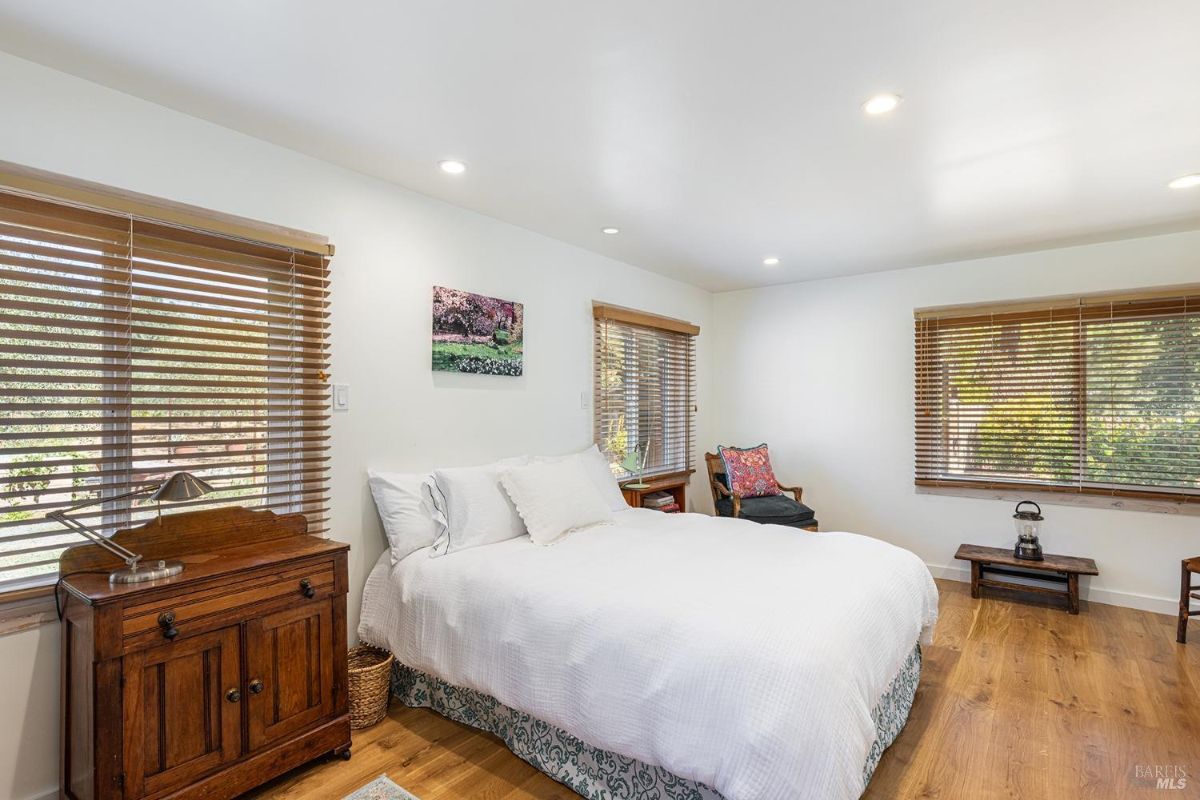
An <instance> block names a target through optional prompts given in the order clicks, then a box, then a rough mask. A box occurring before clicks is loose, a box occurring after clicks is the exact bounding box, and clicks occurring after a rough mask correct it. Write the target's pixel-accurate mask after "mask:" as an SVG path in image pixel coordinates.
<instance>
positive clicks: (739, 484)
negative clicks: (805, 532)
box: [717, 444, 782, 497]
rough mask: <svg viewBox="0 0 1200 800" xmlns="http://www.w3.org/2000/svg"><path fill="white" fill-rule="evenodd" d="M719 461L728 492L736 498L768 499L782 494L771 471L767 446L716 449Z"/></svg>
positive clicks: (773, 472)
mask: <svg viewBox="0 0 1200 800" xmlns="http://www.w3.org/2000/svg"><path fill="white" fill-rule="evenodd" d="M717 451H718V452H719V453H720V454H721V460H722V461H724V462H725V477H726V479H727V480H728V481H729V491H731V492H733V494H734V496H736V497H769V496H770V495H776V494H782V492H780V491H779V482H778V481H776V480H775V471H774V470H773V469H771V457H770V455H769V454H768V453H767V446H766V445H765V444H760V445H759V446H758V447H745V448H743V447H718V448H717Z"/></svg>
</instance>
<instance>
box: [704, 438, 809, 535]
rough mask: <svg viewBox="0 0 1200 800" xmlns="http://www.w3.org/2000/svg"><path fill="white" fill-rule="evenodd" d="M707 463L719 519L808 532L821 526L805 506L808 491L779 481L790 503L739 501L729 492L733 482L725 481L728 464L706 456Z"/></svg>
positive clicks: (757, 499)
mask: <svg viewBox="0 0 1200 800" xmlns="http://www.w3.org/2000/svg"><path fill="white" fill-rule="evenodd" d="M704 462H705V463H706V464H707V465H708V484H709V488H710V489H711V490H712V496H713V507H714V508H715V509H716V511H717V515H718V516H722V517H737V518H740V519H748V520H750V521H752V522H759V523H763V524H773V525H787V526H790V527H793V528H800V529H802V530H806V531H816V530H817V529H818V523H817V519H816V516H815V515H814V513H813V510H812V509H811V508H809V507H808V506H806V505H804V503H803V501H802V499H801V498H803V496H804V489H803V488H802V487H799V486H784V485H783V484H782V483H779V482H778V480H777V481H776V483H775V485H776V486H778V487H779V490H780V491H783V492H791V493H792V497H794V498H795V499H794V500H793V499H790V498H787V497H783V496H782V495H777V496H775V497H746V498H742V497H736V496H735V495H734V494H733V492H731V491H729V481H728V480H727V479H726V477H725V462H724V461H722V460H721V457H720V456H719V455H717V454H716V453H705V454H704Z"/></svg>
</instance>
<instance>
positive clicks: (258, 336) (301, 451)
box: [0, 191, 329, 591]
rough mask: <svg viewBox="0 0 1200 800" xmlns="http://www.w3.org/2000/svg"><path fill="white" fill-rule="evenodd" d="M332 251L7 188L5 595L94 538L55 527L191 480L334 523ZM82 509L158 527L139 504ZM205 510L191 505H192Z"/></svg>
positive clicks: (235, 497)
mask: <svg viewBox="0 0 1200 800" xmlns="http://www.w3.org/2000/svg"><path fill="white" fill-rule="evenodd" d="M328 288H329V270H328V260H327V253H317V252H308V251H305V250H301V249H296V248H289V247H284V246H280V245H275V244H267V243H264V242H257V241H249V240H245V239H239V238H235V237H231V236H227V235H221V234H216V233H212V232H206V231H203V230H196V229H192V228H186V227H180V226H175V225H172V224H164V223H161V222H157V221H154V220H151V219H145V218H140V217H138V216H134V215H132V214H129V213H121V212H114V211H109V210H101V209H97V208H89V207H80V206H74V205H70V204H66V203H60V202H56V201H51V200H46V199H42V198H37V197H32V196H26V195H23V194H20V193H15V192H8V191H0V366H2V367H3V370H2V371H3V374H4V379H3V382H2V384H0V591H3V590H6V589H13V588H18V587H21V586H23V585H31V584H36V583H37V582H44V581H46V580H49V579H51V578H52V577H53V576H54V573H55V570H56V561H57V558H58V555H59V553H60V552H61V551H62V549H63V548H64V547H65V546H67V545H71V544H76V543H79V542H80V541H82V540H81V538H80V537H79V536H77V535H74V534H71V533H70V532H68V531H66V530H64V529H63V528H61V527H60V526H59V525H57V524H56V523H54V522H53V521H50V520H47V519H45V518H44V515H45V514H46V513H47V512H48V511H51V510H53V509H56V508H62V507H65V506H69V505H71V504H73V503H77V502H81V501H83V500H85V499H88V498H102V497H109V496H116V495H118V494H121V493H122V492H126V491H128V490H130V489H134V488H138V487H140V486H145V485H147V484H154V483H158V482H160V481H162V480H164V479H165V478H167V477H169V476H170V475H171V474H173V473H175V472H178V471H181V470H182V471H188V472H192V473H194V474H196V475H197V476H199V477H201V478H203V479H204V480H206V481H208V482H209V483H211V484H212V485H213V486H214V488H215V489H216V491H215V492H214V493H212V494H209V495H207V496H205V497H203V498H201V499H199V500H197V501H193V502H191V503H188V504H174V505H170V506H168V507H167V508H165V509H164V510H165V511H168V512H169V511H171V510H173V509H177V508H180V507H181V506H184V505H190V506H193V507H203V506H209V507H211V506H218V505H245V506H252V507H255V508H270V509H274V510H276V511H277V512H290V511H300V512H303V513H305V514H306V515H308V517H309V520H310V524H311V528H310V530H311V531H312V532H320V531H323V530H324V529H325V527H326V519H327V513H326V507H327V494H326V481H327V475H326V470H327V465H328V459H329V456H328V452H327V451H328V439H329V422H328V411H329V409H328V399H327V392H326V386H325V384H324V374H323V373H324V371H325V370H326V369H328V366H329V365H328V352H327V342H326V333H327V327H328V321H327V316H328V305H329V303H328ZM133 503H134V504H133V505H132V506H131V505H130V501H128V500H126V501H123V502H121V503H116V502H114V503H109V504H105V505H102V506H99V507H97V508H95V509H86V510H82V511H80V512H79V516H80V518H81V519H83V520H84V521H86V522H88V523H89V524H91V525H93V526H96V527H98V528H100V529H101V530H105V531H111V530H114V529H117V528H121V527H126V526H128V525H130V524H136V523H138V522H140V521H143V520H146V519H148V518H149V517H151V516H152V515H153V514H154V513H155V509H154V507H153V506H152V505H151V504H147V503H144V501H141V500H137V499H135V500H134V501H133ZM188 510H191V509H188Z"/></svg>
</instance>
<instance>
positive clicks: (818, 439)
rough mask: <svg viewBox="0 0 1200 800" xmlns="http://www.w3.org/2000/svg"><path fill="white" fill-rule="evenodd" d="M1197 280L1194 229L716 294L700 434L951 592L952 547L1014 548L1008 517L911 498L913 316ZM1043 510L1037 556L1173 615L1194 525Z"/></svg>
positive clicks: (987, 506)
mask: <svg viewBox="0 0 1200 800" xmlns="http://www.w3.org/2000/svg"><path fill="white" fill-rule="evenodd" d="M1197 280H1200V232H1189V233H1180V234H1173V235H1168V236H1157V237H1150V238H1144V239H1132V240H1126V241H1121V242H1112V243H1106V244H1096V245H1088V246H1083V247H1072V248H1063V249H1056V250H1047V251H1042V252H1037V253H1025V254H1020V255H1013V256H1003V257H997V258H988V259H981V260H976V261H965V262H959V263H953V264H942V265H936V266H928V267H919V268H916V269H906V270H897V271H891V272H882V273H878V274H872V275H863V276H857V277H851V278H840V279H832V280H823V281H813V282H808V283H801V284H792V285H788V286H777V287H772V288H769V289H758V290H748V291H741V292H731V293H727V294H719V295H716V296H715V298H714V302H713V319H714V325H713V326H711V327H710V333H711V334H712V335H711V336H710V337H709V341H710V342H711V343H712V348H713V352H712V355H711V358H712V363H713V364H714V365H715V368H716V369H718V371H719V372H720V374H721V380H720V381H719V382H714V384H713V398H712V404H711V406H710V409H709V411H710V413H709V423H710V432H711V434H712V435H713V436H715V437H716V438H717V439H720V440H721V441H722V443H739V444H751V443H757V442H760V441H764V440H765V441H766V442H768V443H769V444H770V445H771V457H772V461H773V462H774V463H775V465H776V471H777V472H778V473H779V475H780V478H781V480H784V481H785V482H790V481H795V482H798V483H801V484H803V485H804V487H805V498H806V500H808V501H809V502H810V504H811V505H812V506H813V507H814V508H815V509H816V510H817V516H818V518H819V519H820V522H821V528H822V529H823V530H849V531H857V532H861V533H865V534H869V535H872V536H878V537H880V538H883V539H886V540H888V541H891V542H894V543H895V544H898V545H901V546H903V547H906V548H908V549H910V550H912V551H914V552H915V553H917V554H918V555H919V556H921V557H922V558H923V559H925V561H926V563H928V564H930V565H931V566H933V567H934V568H935V569H934V572H935V574H937V575H945V576H947V577H956V578H959V579H962V578H964V577H965V573H964V572H962V571H961V568H962V566H963V564H962V562H955V561H954V552H955V550H956V549H957V547H958V545H959V544H960V543H962V542H970V543H973V544H984V545H995V546H1008V545H1011V544H1012V542H1013V541H1014V540H1015V535H1014V533H1013V530H1012V521H1011V516H1012V506H1013V505H1014V504H1013V503H1008V502H1003V501H999V500H982V499H969V498H960V497H947V496H943V495H931V494H918V493H916V492H915V491H914V487H913V345H912V329H913V322H912V319H913V309H914V308H919V307H924V306H937V305H948V304H954V303H970V302H983V301H991V300H1009V299H1019V298H1027V297H1038V296H1047V295H1059V294H1071V293H1075V292H1092V291H1104V290H1119V289H1130V288H1140V287H1147V286H1161V285H1171V284H1179V283H1188V282H1195V281H1197ZM1044 511H1045V515H1046V526H1047V527H1046V534H1045V535H1044V536H1043V537H1042V543H1043V546H1045V547H1046V549H1047V551H1048V552H1056V553H1066V554H1074V555H1088V556H1092V557H1093V558H1095V559H1096V561H1097V563H1098V565H1099V567H1100V572H1101V574H1100V576H1099V577H1098V578H1094V579H1092V580H1091V581H1090V586H1089V585H1088V581H1087V579H1085V580H1084V584H1083V585H1084V586H1085V587H1088V588H1089V589H1090V594H1091V598H1092V599H1095V600H1098V601H1101V602H1109V603H1116V604H1121V605H1132V606H1135V607H1141V608H1148V609H1152V610H1156V611H1160V612H1162V613H1171V611H1172V609H1173V608H1174V607H1175V604H1176V603H1177V602H1178V587H1179V582H1178V581H1179V560H1180V559H1181V558H1184V557H1190V556H1194V555H1196V554H1197V553H1198V552H1200V517H1196V516H1178V515H1175V516H1172V515H1166V514H1159V513H1145V512H1135V511H1129V510H1117V509H1100V508H1076V507H1066V506H1059V505H1055V506H1047V507H1046V508H1045V509H1044ZM939 567H950V568H951V571H950V572H947V571H946V570H942V569H938V568H939Z"/></svg>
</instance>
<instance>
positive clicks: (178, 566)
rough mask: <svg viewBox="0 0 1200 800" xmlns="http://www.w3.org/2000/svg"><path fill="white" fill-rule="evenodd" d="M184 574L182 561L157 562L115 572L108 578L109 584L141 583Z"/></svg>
mask: <svg viewBox="0 0 1200 800" xmlns="http://www.w3.org/2000/svg"><path fill="white" fill-rule="evenodd" d="M181 572H183V562H182V561H155V562H154V563H153V564H151V565H149V566H142V565H140V564H139V565H138V566H137V568H131V567H126V568H125V569H118V570H115V571H113V572H112V573H111V574H110V575H109V576H108V582H109V583H141V582H142V581H156V580H158V579H160V578H170V577H172V576H174V575H178V574H179V573H181Z"/></svg>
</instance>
